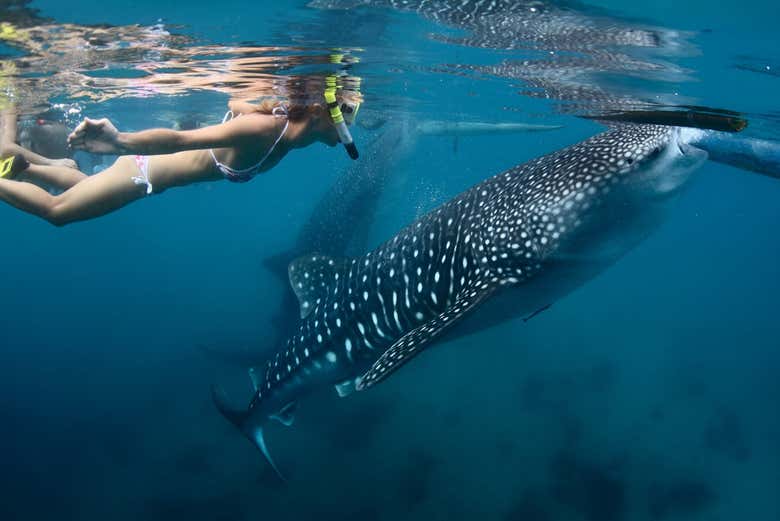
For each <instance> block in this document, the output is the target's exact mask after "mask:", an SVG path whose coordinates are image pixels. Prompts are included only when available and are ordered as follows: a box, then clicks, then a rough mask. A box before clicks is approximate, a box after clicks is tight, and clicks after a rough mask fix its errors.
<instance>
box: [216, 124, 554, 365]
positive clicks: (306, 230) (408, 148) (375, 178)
mask: <svg viewBox="0 0 780 521" xmlns="http://www.w3.org/2000/svg"><path fill="white" fill-rule="evenodd" d="M559 128H561V127H560V125H544V124H531V123H521V122H492V121H491V122H485V121H439V120H430V119H419V120H415V119H414V118H412V117H411V116H410V115H408V114H406V113H403V112H398V113H397V114H396V115H395V116H394V117H393V118H392V119H388V120H386V121H384V122H383V124H382V125H381V127H380V128H379V129H378V131H377V132H376V134H375V135H374V136H373V137H372V138H371V139H370V140H369V142H368V143H367V145H366V146H365V148H364V150H363V152H362V153H361V156H362V157H361V159H360V161H356V162H352V163H350V165H349V167H348V168H347V169H346V170H345V171H344V172H342V173H341V174H340V175H339V176H338V177H337V178H336V180H335V182H334V183H333V185H332V186H331V187H330V188H329V189H328V190H327V191H326V192H325V193H324V194H323V196H322V197H321V198H320V200H319V201H318V202H317V204H316V205H315V206H314V209H313V210H312V212H311V213H310V214H309V217H308V219H306V221H305V222H304V224H303V226H301V228H300V229H299V230H298V232H297V234H296V235H295V239H294V242H293V244H292V246H291V247H290V248H288V249H286V250H284V251H282V252H280V253H278V254H276V255H273V256H271V257H268V258H266V259H264V260H263V265H264V266H265V267H266V268H267V269H268V270H269V271H270V272H271V273H272V274H273V275H274V276H275V277H277V278H278V279H279V280H280V281H282V282H283V283H284V284H287V279H288V274H287V267H288V265H289V263H290V261H292V260H294V259H296V258H298V257H300V256H301V255H304V254H306V253H308V252H312V251H316V252H318V253H320V254H325V255H331V256H345V255H355V254H359V253H362V252H364V251H366V249H367V247H368V239H369V233H370V230H371V227H372V226H373V224H374V216H375V215H376V212H377V210H378V209H379V206H380V198H381V197H382V194H383V193H384V191H385V188H386V186H387V185H388V184H389V182H390V179H391V178H392V177H393V176H395V175H397V173H398V165H399V164H400V163H401V162H402V161H403V160H404V159H406V158H408V157H409V156H410V155H411V154H412V153H413V152H414V150H415V147H416V146H417V142H418V140H419V138H420V137H421V136H450V137H455V138H458V137H461V136H473V135H491V136H496V135H508V134H517V133H526V132H545V131H550V130H556V129H559ZM297 304H298V303H297V301H296V299H295V295H294V294H292V293H290V292H285V293H284V295H283V297H282V298H281V299H280V300H279V301H278V302H277V303H275V307H276V311H275V312H273V313H272V325H273V329H272V330H271V331H269V333H268V335H267V337H266V338H265V342H263V344H264V345H266V346H267V345H271V346H276V345H279V343H281V342H283V341H284V340H285V338H286V336H287V335H288V334H289V332H290V331H291V330H293V329H294V328H295V326H296V320H297V315H296V314H295V313H294V311H295V309H296V307H297ZM201 348H202V349H203V350H204V351H205V352H206V353H207V354H208V355H209V356H212V357H214V358H217V359H219V360H222V361H226V362H230V363H232V364H233V365H240V366H243V367H248V366H253V365H256V364H260V363H264V362H265V359H266V357H267V356H268V352H267V351H264V350H263V349H262V348H261V346H255V347H253V348H240V349H239V348H233V349H225V348H224V347H223V348H220V349H217V348H211V347H206V346H202V347H201Z"/></svg>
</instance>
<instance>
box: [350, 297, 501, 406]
mask: <svg viewBox="0 0 780 521" xmlns="http://www.w3.org/2000/svg"><path fill="white" fill-rule="evenodd" d="M495 290H496V286H494V285H490V283H479V284H475V285H473V286H470V287H467V288H464V289H463V291H461V293H460V294H459V295H458V297H457V298H456V299H455V302H454V303H453V304H452V305H451V306H449V307H448V308H447V309H446V310H445V311H444V312H442V313H441V314H439V315H438V316H436V317H434V318H433V319H432V320H429V321H428V322H426V323H424V324H422V325H421V326H419V327H417V328H415V329H413V330H411V331H409V332H408V333H407V334H405V335H404V336H402V337H401V338H400V339H399V340H398V341H397V342H396V343H395V344H393V345H392V346H390V348H389V349H388V350H387V351H385V352H384V353H383V354H382V356H381V357H379V360H377V361H376V362H374V365H373V366H371V369H369V370H368V372H367V373H366V374H364V375H363V376H362V377H361V378H360V379H359V380H358V382H357V385H356V388H357V390H358V391H362V390H364V389H368V388H369V387H373V386H374V385H376V384H378V383H379V382H381V381H382V380H384V379H385V378H387V377H388V376H390V375H391V374H392V373H393V372H394V371H395V370H397V369H398V368H400V367H401V366H402V365H404V364H405V363H406V362H408V361H409V360H411V359H412V357H414V356H415V355H416V354H418V353H419V352H421V351H422V350H423V349H425V348H426V347H427V346H428V344H430V343H431V342H432V341H433V340H434V339H435V338H437V337H439V336H441V334H442V333H444V332H445V331H446V330H447V329H449V328H451V327H452V326H453V325H454V324H456V323H458V321H459V320H460V319H462V318H463V317H464V316H465V315H466V314H467V313H468V312H469V311H471V310H472V309H474V308H475V307H477V306H478V305H479V304H480V303H481V302H483V301H484V300H485V299H487V298H488V297H490V296H491V295H492V294H493V293H494V292H495Z"/></svg>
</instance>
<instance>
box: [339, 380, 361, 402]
mask: <svg viewBox="0 0 780 521" xmlns="http://www.w3.org/2000/svg"><path fill="white" fill-rule="evenodd" d="M355 385H356V380H355V379H353V380H344V381H343V382H341V383H337V384H336V385H334V387H335V388H336V393H337V394H338V395H339V398H345V397H347V396H349V395H350V394H352V393H354V392H355Z"/></svg>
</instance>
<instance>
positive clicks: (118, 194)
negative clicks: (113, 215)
mask: <svg viewBox="0 0 780 521" xmlns="http://www.w3.org/2000/svg"><path fill="white" fill-rule="evenodd" d="M137 174H138V167H137V166H136V164H135V161H133V159H132V158H130V157H128V156H123V157H120V158H119V159H117V161H116V162H115V163H114V164H113V165H112V166H110V167H109V168H107V169H105V170H103V171H102V172H100V173H99V174H95V175H92V176H87V177H86V178H85V179H84V180H83V181H80V182H79V183H76V184H75V185H73V187H71V188H70V189H68V190H66V191H65V192H63V193H61V194H60V195H51V194H49V193H48V192H47V191H46V190H43V189H42V188H39V187H37V186H35V185H34V184H32V183H25V182H19V181H11V180H8V179H0V201H4V202H6V203H8V204H10V205H11V206H14V207H16V208H18V209H20V210H22V211H24V212H27V213H29V214H32V215H36V216H38V217H40V218H42V219H45V220H47V221H49V222H50V223H51V224H53V225H55V226H64V225H66V224H69V223H72V222H76V221H85V220H87V219H93V218H95V217H100V216H101V215H105V214H107V213H110V212H113V211H114V210H117V209H119V208H121V207H123V206H125V205H127V204H129V203H131V202H133V201H135V200H137V199H141V198H143V197H144V196H145V195H146V188H145V187H144V186H143V185H141V186H139V185H136V184H135V183H133V181H132V177H133V176H135V175H137Z"/></svg>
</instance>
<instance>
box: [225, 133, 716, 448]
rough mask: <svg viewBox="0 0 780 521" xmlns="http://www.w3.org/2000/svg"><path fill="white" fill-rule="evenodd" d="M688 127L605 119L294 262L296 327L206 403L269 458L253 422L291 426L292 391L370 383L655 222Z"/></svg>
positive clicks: (684, 167)
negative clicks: (345, 250) (361, 238)
mask: <svg viewBox="0 0 780 521" xmlns="http://www.w3.org/2000/svg"><path fill="white" fill-rule="evenodd" d="M697 135H698V131H690V130H688V129H682V128H678V127H662V126H650V125H619V126H615V127H614V128H612V129H610V130H608V131H606V132H603V133H601V134H598V135H596V136H594V137H592V138H590V139H588V140H585V141H583V142H581V143H579V144H576V145H572V146H570V147H567V148H564V149H562V150H560V151H558V152H554V153H552V154H549V155H546V156H543V157H541V158H539V159H535V160H532V161H529V162H527V163H525V164H522V165H519V166H516V167H514V168H512V169H510V170H508V171H506V172H504V173H502V174H499V175H497V176H494V177H491V178H489V179H487V180H485V181H484V182H482V183H480V184H478V185H476V186H474V187H472V188H471V189H469V190H468V191H466V192H464V193H462V194H461V195H459V196H457V197H455V198H454V199H452V200H450V201H449V202H447V203H445V204H443V205H442V206H440V207H439V208H437V209H435V210H433V211H432V212H430V213H428V214H427V215H425V216H423V217H422V218H420V219H418V220H417V221H415V222H414V223H412V224H411V225H409V226H407V227H406V228H404V229H403V230H401V231H400V232H399V233H398V234H397V235H396V236H394V237H392V238H391V239H390V240H388V241H387V242H385V243H384V244H382V245H381V246H379V247H378V248H376V249H375V250H373V251H371V252H369V253H367V254H365V255H363V256H360V257H356V258H352V259H343V258H332V257H327V256H322V255H310V256H305V257H302V258H300V259H298V260H296V261H295V262H293V263H292V264H291V265H290V267H289V276H290V283H291V285H292V287H293V289H294V290H295V292H296V294H297V296H298V299H299V301H300V311H301V319H302V320H301V322H300V325H299V327H298V329H297V331H296V332H295V333H294V334H293V335H291V336H290V337H289V339H288V340H287V342H286V343H285V345H284V346H283V347H282V348H281V349H280V350H279V351H278V352H277V353H276V354H275V355H274V356H272V357H271V358H270V359H269V360H268V361H267V363H266V364H265V366H264V368H263V369H261V370H260V371H258V373H257V378H256V380H255V385H256V393H255V396H254V398H253V399H252V402H251V404H250V405H249V407H248V409H246V410H237V409H233V408H231V407H230V406H229V405H228V403H227V401H226V398H225V397H224V396H223V395H222V394H221V393H219V392H215V394H214V399H215V402H216V404H217V406H218V408H219V409H220V411H221V412H222V413H223V414H224V415H225V416H226V417H227V418H228V419H230V420H231V421H232V422H233V423H234V424H235V425H237V426H238V427H239V428H240V429H241V431H242V432H243V433H244V434H245V435H247V436H248V437H249V438H250V439H251V440H252V441H253V442H254V443H255V444H256V445H257V446H258V447H260V448H261V449H262V450H263V452H264V454H265V455H266V457H268V453H267V450H266V449H265V444H264V441H263V437H262V428H263V425H264V424H265V423H266V422H267V420H268V419H269V418H273V419H278V420H280V421H282V422H284V423H289V421H290V420H291V412H292V411H293V409H294V406H295V404H296V403H297V401H298V400H299V399H300V398H301V397H302V396H304V395H306V394H308V393H310V392H313V391H315V390H317V389H319V388H321V387H323V386H330V385H336V386H337V390H338V391H339V394H341V395H345V394H348V393H349V392H351V391H352V390H353V389H354V388H357V389H365V388H368V387H371V386H373V385H376V384H377V383H378V382H380V381H382V380H383V379H384V378H386V377H387V376H388V375H390V374H391V373H392V372H393V371H395V370H396V369H398V368H399V367H400V366H401V365H403V364H404V363H406V362H407V361H408V360H410V359H411V358H412V357H413V356H414V355H416V354H417V353H419V352H420V351H422V350H423V349H424V348H426V347H427V346H429V345H431V344H432V343H433V342H435V341H437V340H440V338H441V337H442V335H443V334H444V333H449V332H450V330H451V328H452V327H453V326H457V327H455V328H454V330H455V332H458V330H460V332H464V331H466V330H468V329H470V330H472V331H473V330H478V329H482V328H484V327H489V326H491V325H493V324H495V323H497V322H500V321H503V320H506V319H508V318H521V317H527V316H529V315H530V314H532V313H533V312H534V311H537V310H540V309H542V308H544V307H546V306H548V305H549V304H551V303H552V302H554V301H556V300H557V299H559V298H560V297H562V296H564V295H566V294H567V293H569V292H571V291H572V290H573V289H575V288H577V287H579V286H581V285H582V284H584V283H585V282H587V281H588V280H589V279H591V278H592V277H594V276H596V275H597V274H598V273H600V272H602V271H603V270H605V269H606V268H608V267H609V266H610V265H612V264H613V263H614V262H615V261H617V260H618V259H619V258H620V257H621V256H622V255H624V254H625V253H627V252H628V251H630V250H631V249H632V248H634V247H635V246H636V245H637V244H639V243H640V242H641V241H642V240H644V239H645V238H646V237H647V236H648V235H649V234H650V233H652V231H654V230H655V229H656V227H657V226H658V225H659V224H660V223H661V222H662V220H663V217H664V215H665V209H666V207H667V204H668V202H669V201H670V200H671V199H673V198H674V195H676V194H677V193H679V191H680V190H681V189H682V188H683V187H684V186H685V185H686V181H687V180H688V179H689V177H690V175H691V173H692V172H693V171H694V170H695V169H696V168H697V167H698V166H699V165H701V164H702V163H703V162H704V160H705V159H706V157H707V154H706V152H703V151H702V150H699V149H697V148H695V147H692V146H691V145H690V144H689V143H690V141H691V139H692V137H694V136H697ZM469 315H471V316H470V317H469ZM467 317H468V318H469V320H464V319H466V318H467ZM269 461H270V458H269Z"/></svg>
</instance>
